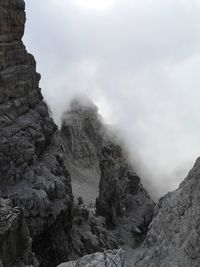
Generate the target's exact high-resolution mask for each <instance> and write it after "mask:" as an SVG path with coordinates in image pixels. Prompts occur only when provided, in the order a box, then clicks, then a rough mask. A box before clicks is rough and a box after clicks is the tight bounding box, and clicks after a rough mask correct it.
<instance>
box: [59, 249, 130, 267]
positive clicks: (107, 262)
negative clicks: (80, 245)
mask: <svg viewBox="0 0 200 267" xmlns="http://www.w3.org/2000/svg"><path fill="white" fill-rule="evenodd" d="M124 263H125V253H124V251H123V250H121V249H120V250H113V251H105V252H104V253H95V254H93V255H87V256H85V257H83V258H81V259H79V260H77V261H73V262H68V263H62V264H60V265H59V266H58V267H86V266H87V267H124Z"/></svg>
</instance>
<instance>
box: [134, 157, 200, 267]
mask: <svg viewBox="0 0 200 267" xmlns="http://www.w3.org/2000/svg"><path fill="white" fill-rule="evenodd" d="M199 203H200V159H198V160H197V161H196V163H195V165H194V167H193V169H192V170H191V171H190V172H189V175H188V177H187V178H186V179H185V180H184V182H183V183H182V184H181V185H180V187H179V188H178V189H177V190H175V191H174V192H171V193H168V194H167V195H166V196H164V197H163V198H161V200H160V201H159V203H158V205H157V207H156V212H155V216H154V219H153V221H152V223H151V225H150V229H149V231H148V234H147V237H146V239H145V242H144V245H143V247H142V251H141V252H140V254H139V256H138V257H137V261H136V263H135V266H138V267H146V266H148V267H169V266H170V267H171V266H172V267H176V266H177V267H179V266H181V267H198V266H200V205H199Z"/></svg>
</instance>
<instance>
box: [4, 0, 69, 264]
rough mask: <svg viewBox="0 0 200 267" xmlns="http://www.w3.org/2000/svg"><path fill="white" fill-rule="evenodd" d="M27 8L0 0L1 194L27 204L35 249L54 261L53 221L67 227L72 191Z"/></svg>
mask: <svg viewBox="0 0 200 267" xmlns="http://www.w3.org/2000/svg"><path fill="white" fill-rule="evenodd" d="M24 8H25V4H24V1H22V0H1V1H0V20H1V24H0V185H1V186H0V196H1V197H4V198H9V199H11V200H12V201H13V203H14V205H17V206H18V207H21V208H22V209H23V211H24V215H25V219H26V222H27V224H28V228H29V231H30V234H31V236H32V238H33V240H34V242H33V247H34V250H35V251H36V252H37V253H38V256H39V255H40V253H41V251H42V253H43V254H44V255H41V257H40V256H39V259H40V262H41V263H42V262H43V256H45V257H46V260H47V262H48V257H51V256H52V255H53V256H54V260H55V261H56V257H57V254H59V252H58V251H57V250H59V247H56V246H55V245H54V237H53V236H54V234H53V233H54V231H57V230H56V229H55V225H54V224H56V225H57V226H58V225H59V227H60V229H59V231H60V232H61V231H62V230H61V229H63V232H64V231H65V230H66V227H65V229H64V228H63V222H64V221H66V220H68V214H69V212H70V209H71V203H72V194H71V184H70V177H69V174H68V172H67V170H66V167H65V157H64V153H63V152H64V149H63V147H62V144H61V139H60V136H59V133H58V130H57V127H56V125H55V124H54V122H53V120H52V119H51V118H50V117H49V114H48V110H47V106H46V104H45V103H44V101H43V97H42V95H41V90H40V88H39V85H38V84H39V80H40V75H39V74H38V73H37V72H36V63H35V60H34V58H33V56H32V55H30V54H28V53H27V51H26V49H25V47H24V45H23V43H22V41H21V38H22V36H23V32H24V23H25V13H24ZM50 229H51V231H52V232H51V234H49V230H50ZM45 233H46V234H45ZM55 236H56V234H55ZM41 248H44V249H41ZM45 250H47V251H45ZM49 250H50V251H51V253H50V252H49ZM65 251H67V250H66V249H65ZM47 255H49V256H47ZM64 258H66V257H64ZM64 258H63V259H64Z"/></svg>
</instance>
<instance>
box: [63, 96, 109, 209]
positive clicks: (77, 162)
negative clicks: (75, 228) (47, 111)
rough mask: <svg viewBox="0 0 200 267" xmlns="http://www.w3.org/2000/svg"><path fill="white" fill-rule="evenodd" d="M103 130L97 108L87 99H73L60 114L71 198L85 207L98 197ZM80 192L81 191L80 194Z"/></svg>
mask: <svg viewBox="0 0 200 267" xmlns="http://www.w3.org/2000/svg"><path fill="white" fill-rule="evenodd" d="M103 131H104V129H103V127H102V124H101V118H100V117H99V115H98V109H97V107H96V106H95V105H94V104H93V103H92V102H90V100H88V99H84V100H82V99H81V100H80V99H78V98H77V99H75V100H74V101H72V103H71V109H70V111H68V112H66V113H65V114H64V115H63V123H62V128H61V136H62V139H63V142H64V145H65V149H66V153H67V164H68V169H69V171H70V175H71V179H72V187H73V193H74V196H75V198H78V197H80V193H81V192H82V194H81V196H82V198H83V200H84V202H85V203H86V204H90V203H92V202H93V203H94V202H95V199H96V198H97V196H98V185H99V180H100V169H99V159H98V155H99V152H100V149H101V144H102V140H103ZM83 190H84V191H83Z"/></svg>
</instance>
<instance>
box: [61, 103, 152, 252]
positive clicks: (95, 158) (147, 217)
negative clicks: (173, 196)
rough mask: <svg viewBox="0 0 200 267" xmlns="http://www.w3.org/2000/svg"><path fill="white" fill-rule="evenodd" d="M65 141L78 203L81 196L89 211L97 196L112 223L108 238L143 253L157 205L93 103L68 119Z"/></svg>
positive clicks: (99, 209)
mask: <svg viewBox="0 0 200 267" xmlns="http://www.w3.org/2000/svg"><path fill="white" fill-rule="evenodd" d="M61 136H62V139H63V142H64V145H65V149H66V151H67V158H68V164H69V167H68V169H69V171H70V175H71V177H72V185H73V192H74V193H75V194H74V195H75V197H79V196H81V197H82V199H83V202H84V203H85V204H86V205H88V204H89V202H90V201H94V197H95V196H97V197H98V198H97V201H96V214H97V216H103V217H105V218H106V223H105V226H104V227H105V228H109V229H110V230H111V231H108V233H113V232H115V234H114V235H115V236H117V239H118V240H121V241H122V242H124V244H125V245H126V246H128V248H129V247H133V248H135V247H138V246H139V245H140V243H141V241H142V240H143V239H144V237H145V235H146V232H147V228H148V225H149V223H150V221H151V219H152V216H153V213H154V202H153V201H152V200H151V199H150V197H149V196H148V194H147V192H146V191H145V189H144V188H143V186H142V184H141V182H140V178H139V177H138V175H137V174H136V173H135V172H134V170H133V168H132V167H131V166H130V164H129V163H128V159H127V156H126V153H125V151H124V150H123V149H122V147H121V146H120V144H119V140H118V139H117V137H116V136H115V135H114V134H113V133H112V132H111V131H110V130H108V129H107V127H106V126H105V125H104V124H103V122H102V120H101V117H100V116H99V114H98V109H97V107H96V106H95V105H94V104H93V103H91V102H90V101H89V100H87V101H85V100H82V99H78V98H76V99H74V101H73V102H72V104H71V109H70V110H69V111H68V112H66V113H65V114H64V116H63V124H62V127H61ZM86 170H87V173H86ZM94 170H97V171H96V172H94ZM74 174H76V175H74ZM77 184H78V185H79V187H78V190H77V191H76V189H77V187H76V185H77ZM97 186H98V187H99V193H96V192H97ZM88 191H89V192H90V194H89V195H88V194H87V193H88ZM94 191H95V193H96V194H95V193H94ZM77 193H78V194H77ZM83 232H84V231H83ZM79 234H80V232H79ZM80 236H81V235H80ZM96 238H99V237H98V236H97V237H96ZM97 243H98V242H97ZM99 247H101V246H99ZM108 248H109V247H108ZM110 248H112V247H110ZM97 251H98V250H97ZM79 255H80V254H79Z"/></svg>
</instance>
